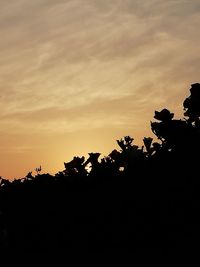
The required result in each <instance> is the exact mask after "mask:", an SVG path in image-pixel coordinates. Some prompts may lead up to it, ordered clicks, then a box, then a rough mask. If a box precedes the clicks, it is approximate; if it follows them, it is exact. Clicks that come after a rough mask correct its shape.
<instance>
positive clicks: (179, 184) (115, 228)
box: [0, 83, 200, 252]
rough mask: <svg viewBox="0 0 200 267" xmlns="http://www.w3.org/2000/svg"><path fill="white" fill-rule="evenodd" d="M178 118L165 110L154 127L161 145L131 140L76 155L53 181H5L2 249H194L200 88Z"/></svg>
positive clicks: (0, 200)
mask: <svg viewBox="0 0 200 267" xmlns="http://www.w3.org/2000/svg"><path fill="white" fill-rule="evenodd" d="M183 107H184V110H185V112H184V116H185V117H183V118H181V119H179V120H177V119H174V114H173V113H171V112H170V111H169V110H168V109H166V108H164V109H162V110H161V111H155V115H154V119H155V121H153V122H151V129H152V132H153V133H154V134H155V136H156V138H157V140H156V141H154V140H153V138H152V137H144V138H143V143H144V145H143V146H142V147H139V146H137V145H135V144H134V139H133V138H132V137H130V136H125V137H124V138H122V139H120V140H117V144H118V146H119V150H117V149H115V150H113V151H112V152H111V153H110V154H109V155H108V156H105V157H103V158H101V159H100V156H101V154H100V153H97V152H96V153H89V154H88V158H87V159H85V157H79V156H75V157H74V158H73V159H72V160H71V161H70V162H64V170H62V171H59V172H58V173H56V174H55V175H54V176H53V175H50V174H48V173H47V174H44V173H42V168H41V166H39V167H38V168H36V169H35V173H36V174H35V175H34V174H33V172H31V171H30V172H29V173H28V174H27V175H26V176H25V177H23V178H21V179H18V180H14V181H13V182H10V181H8V180H7V179H5V178H2V177H0V247H1V248H2V249H12V248H23V249H24V250H29V249H37V250H40V249H41V250H42V249H52V248H55V249H59V248H65V249H68V251H69V250H71V249H72V250H76V251H77V250H89V251H106V250H107V251H110V250H114V251H117V250H119V251H120V252H121V251H122V250H126V251H127V250H130V251H133V249H134V247H137V248H138V249H139V248H141V249H145V248H174V249H176V250H177V249H180V250H182V249H187V250H189V249H192V248H193V247H199V238H200V227H199V223H200V219H199V208H200V194H199V192H200V190H199V189H200V180H199V176H198V171H199V168H198V166H199V153H200V119H199V118H200V84H199V83H196V84H192V86H191V89H190V96H189V97H188V98H186V99H185V101H184V102H183Z"/></svg>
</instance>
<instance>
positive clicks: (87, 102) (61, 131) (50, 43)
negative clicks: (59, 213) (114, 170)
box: [0, 0, 200, 179]
mask: <svg viewBox="0 0 200 267" xmlns="http://www.w3.org/2000/svg"><path fill="white" fill-rule="evenodd" d="M199 28H200V1H199V0H168V1H163V0H142V1H141V0H56V1H55V0H34V1H31V0H8V1H5V0H0V32H1V41H0V108H1V112H0V176H2V177H4V178H8V179H13V178H20V177H24V176H25V175H26V174H27V173H28V172H29V171H34V169H35V168H37V167H39V166H40V165H41V166H42V169H43V170H42V172H44V173H46V172H50V173H52V174H53V173H56V172H58V171H61V170H63V169H64V165H63V162H64V161H65V162H67V161H70V160H71V159H72V158H73V156H82V155H85V156H86V155H87V153H89V152H100V153H102V156H105V155H107V154H108V153H109V152H111V151H112V150H113V149H114V148H118V147H117V144H116V140H117V139H120V138H121V137H123V136H125V135H130V136H132V137H134V139H135V140H134V142H135V144H142V139H143V137H144V136H152V133H151V131H150V121H151V120H153V116H154V111H155V110H161V109H162V108H165V107H166V108H169V109H170V111H172V112H174V113H175V114H176V117H177V118H181V117H183V108H182V103H183V100H184V99H185V98H186V97H187V96H188V95H189V91H188V89H189V88H190V85H191V84H192V83H195V82H200V75H199V74H200V45H199V42H200V33H199ZM155 140H156V137H155Z"/></svg>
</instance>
